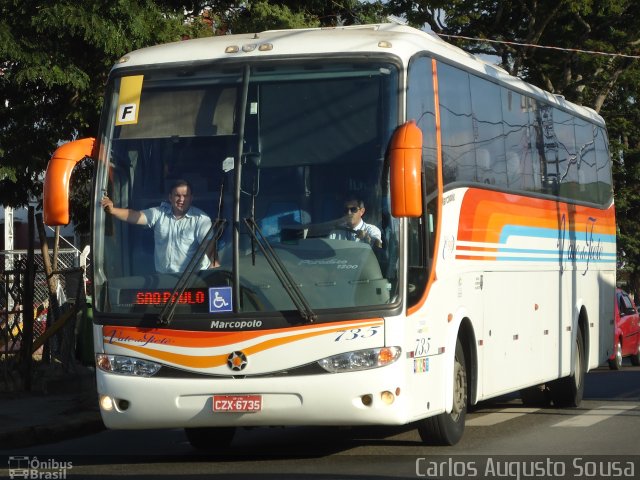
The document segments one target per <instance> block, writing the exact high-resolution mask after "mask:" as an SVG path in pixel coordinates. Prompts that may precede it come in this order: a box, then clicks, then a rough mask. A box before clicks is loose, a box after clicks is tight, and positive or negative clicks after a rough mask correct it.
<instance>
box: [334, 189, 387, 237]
mask: <svg viewBox="0 0 640 480" xmlns="http://www.w3.org/2000/svg"><path fill="white" fill-rule="evenodd" d="M364 212H365V208H364V201H363V200H362V199H360V198H358V197H356V196H354V195H349V196H348V197H347V198H346V199H345V201H344V217H343V220H344V227H345V230H339V231H336V232H334V233H332V234H331V235H330V237H329V238H336V239H343V240H352V241H355V242H366V243H368V244H370V245H372V246H375V247H378V248H380V247H382V233H381V232H380V229H379V228H378V227H376V226H375V225H372V224H370V223H366V222H365V221H364V220H362V216H363V215H364Z"/></svg>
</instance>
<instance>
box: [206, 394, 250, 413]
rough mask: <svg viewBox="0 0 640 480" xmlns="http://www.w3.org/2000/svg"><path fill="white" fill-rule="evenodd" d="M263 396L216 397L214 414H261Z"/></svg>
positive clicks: (214, 399)
mask: <svg viewBox="0 0 640 480" xmlns="http://www.w3.org/2000/svg"><path fill="white" fill-rule="evenodd" d="M260 410H262V395H214V396H213V411H214V412H259V411H260Z"/></svg>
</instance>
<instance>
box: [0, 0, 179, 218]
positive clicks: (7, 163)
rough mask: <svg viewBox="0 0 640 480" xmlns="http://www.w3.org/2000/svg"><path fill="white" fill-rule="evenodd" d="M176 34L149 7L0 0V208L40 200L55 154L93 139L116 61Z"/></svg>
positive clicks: (175, 26)
mask: <svg viewBox="0 0 640 480" xmlns="http://www.w3.org/2000/svg"><path fill="white" fill-rule="evenodd" d="M181 29H182V25H181V21H180V19H179V18H178V17H175V18H174V19H172V18H171V17H167V16H166V15H163V13H162V12H161V11H160V10H159V9H158V8H157V7H156V5H155V4H154V2H152V1H135V0H119V1H108V0H102V1H93V2H73V1H37V0H25V1H17V0H15V1H12V0H0V202H1V203H2V204H4V205H11V206H14V207H17V206H22V205H26V204H27V203H28V202H29V200H30V198H33V197H35V198H39V197H40V193H41V182H40V181H39V179H40V178H41V175H42V173H43V171H44V169H45V167H46V164H47V161H48V159H49V157H50V155H51V154H52V153H53V151H54V150H55V148H56V146H57V145H58V144H59V143H60V142H64V141H68V140H71V139H73V138H75V137H79V136H90V135H95V133H96V131H97V124H98V119H99V115H100V109H101V106H102V95H103V92H104V84H105V80H106V77H107V75H108V72H109V70H110V68H111V66H112V65H113V64H114V63H115V61H116V60H117V59H118V57H120V56H121V55H123V54H124V53H126V52H127V51H129V50H132V49H135V48H139V47H142V46H145V45H150V44H154V43H158V42H163V41H168V40H174V39H178V38H179V34H180V31H181Z"/></svg>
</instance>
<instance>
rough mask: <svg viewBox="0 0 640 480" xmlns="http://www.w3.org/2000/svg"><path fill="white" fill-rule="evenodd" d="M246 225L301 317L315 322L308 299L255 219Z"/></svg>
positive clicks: (314, 315) (249, 220) (248, 221)
mask: <svg viewBox="0 0 640 480" xmlns="http://www.w3.org/2000/svg"><path fill="white" fill-rule="evenodd" d="M244 223H245V224H246V225H247V229H248V230H249V233H250V234H251V239H252V240H253V241H255V242H256V243H257V244H258V247H260V250H261V251H262V254H263V255H264V258H265V259H266V260H267V262H268V263H269V265H270V266H271V269H272V270H273V273H275V274H276V277H278V280H280V283H282V286H283V287H284V291H285V292H287V295H289V298H291V301H292V302H293V304H294V305H295V307H296V309H297V310H298V312H299V313H300V316H301V317H302V318H303V319H304V320H305V321H307V322H315V321H316V318H317V315H316V314H315V312H314V311H313V310H312V309H311V305H309V302H308V301H307V299H306V297H305V296H304V294H303V293H302V291H300V288H299V287H298V285H297V284H296V282H295V281H294V279H293V278H292V277H291V275H290V274H289V271H288V270H287V268H286V267H285V266H284V264H283V263H282V260H280V257H278V254H277V253H276V252H275V250H274V249H273V248H272V247H271V244H270V243H269V240H267V238H266V237H265V236H264V234H263V233H262V230H260V227H258V224H257V223H256V221H255V219H254V218H253V217H249V218H245V219H244Z"/></svg>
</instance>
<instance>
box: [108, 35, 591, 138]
mask: <svg viewBox="0 0 640 480" xmlns="http://www.w3.org/2000/svg"><path fill="white" fill-rule="evenodd" d="M418 52H430V53H431V54H433V55H435V56H436V57H438V58H440V59H442V60H444V61H446V62H448V63H452V64H454V65H458V66H461V67H463V68H465V69H467V70H469V71H472V72H475V73H478V74H480V75H484V76H488V77H491V78H493V79H495V80H496V81H498V82H500V83H502V84H505V85H508V86H510V87H511V88H513V89H515V90H518V91H520V92H522V93H525V94H528V95H531V96H533V97H536V98H539V99H542V100H544V101H546V102H548V103H550V104H554V105H557V106H560V107H562V108H564V109H566V110H570V111H572V112H574V113H576V114H578V115H581V116H583V117H586V118H589V119H591V120H592V121H594V122H596V123H599V124H602V125H604V121H603V119H602V117H601V116H600V115H598V114H597V113H596V112H595V111H594V110H592V109H591V108H588V107H584V106H579V105H575V104H573V103H571V102H569V101H567V100H565V99H564V97H562V96H558V95H553V94H551V93H549V92H546V91H544V90H542V89H540V88H538V87H535V86H534V85H531V84H529V83H527V82H525V81H523V80H521V79H519V78H517V77H514V76H512V75H509V74H508V73H507V72H506V71H505V70H503V69H502V68H500V67H497V66H495V65H492V64H491V63H489V62H487V61H485V60H483V59H481V58H479V57H477V56H475V55H472V54H470V53H468V52H465V51H464V50H462V49H460V48H458V47H455V46H454V45H451V44H449V43H447V42H445V41H444V40H442V39H440V38H439V37H438V36H436V35H435V34H433V33H430V32H425V31H422V30H418V29H416V28H413V27H409V26H406V25H399V24H396V23H381V24H371V25H352V26H342V27H331V28H305V29H291V30H267V31H263V32H259V33H245V34H237V35H222V36H216V37H206V38H198V39H192V40H183V41H179V42H173V43H167V44H162V45H155V46H152V47H147V48H143V49H140V50H136V51H133V52H131V53H128V54H127V55H125V56H124V57H122V58H121V59H120V60H119V62H118V63H117V64H116V65H115V66H114V67H113V70H114V71H116V70H118V69H120V68H130V67H140V66H148V65H161V64H171V63H185V62H187V63H190V62H198V61H206V60H221V59H242V58H261V57H265V58H266V57H269V58H274V57H280V56H309V55H329V54H371V53H378V54H379V53H387V54H392V55H395V56H396V57H398V58H400V59H401V60H402V62H403V64H404V65H406V64H407V63H408V61H409V59H410V58H411V57H412V56H413V55H415V54H416V53H418Z"/></svg>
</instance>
